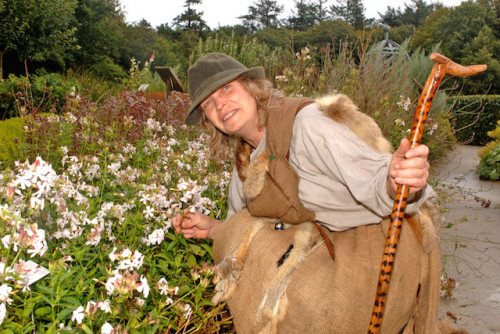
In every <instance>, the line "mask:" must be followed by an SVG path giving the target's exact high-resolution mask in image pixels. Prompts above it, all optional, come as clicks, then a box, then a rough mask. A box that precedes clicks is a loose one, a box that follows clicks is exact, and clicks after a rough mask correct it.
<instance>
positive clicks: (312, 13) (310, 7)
mask: <svg viewBox="0 0 500 334" xmlns="http://www.w3.org/2000/svg"><path fill="white" fill-rule="evenodd" d="M295 8H296V12H295V11H293V10H292V14H293V15H292V16H290V17H289V18H288V25H289V27H290V28H291V29H295V30H299V31H301V30H306V29H308V28H310V27H312V26H313V25H314V24H315V23H316V22H317V16H316V6H315V5H314V4H311V3H309V2H306V1H304V0H295Z"/></svg>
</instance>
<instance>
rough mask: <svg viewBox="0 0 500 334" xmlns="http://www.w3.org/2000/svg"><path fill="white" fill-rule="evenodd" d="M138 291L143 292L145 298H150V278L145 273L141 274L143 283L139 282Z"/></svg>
mask: <svg viewBox="0 0 500 334" xmlns="http://www.w3.org/2000/svg"><path fill="white" fill-rule="evenodd" d="M137 291H138V292H142V294H143V295H144V298H148V296H149V285H148V280H147V279H146V277H144V275H142V276H141V283H139V284H137Z"/></svg>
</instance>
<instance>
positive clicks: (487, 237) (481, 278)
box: [431, 145, 500, 334]
mask: <svg viewBox="0 0 500 334" xmlns="http://www.w3.org/2000/svg"><path fill="white" fill-rule="evenodd" d="M478 149H479V147H477V146H466V145H457V147H456V150H454V151H453V152H451V153H450V154H449V155H448V156H447V158H446V159H444V160H443V161H442V162H440V163H439V164H438V165H437V166H434V167H433V168H432V173H431V175H432V176H431V179H433V180H434V181H435V182H436V183H437V185H436V186H435V188H436V190H437V191H438V192H439V193H440V194H441V196H440V205H441V209H442V210H443V213H442V222H441V256H442V268H443V271H444V273H446V274H447V275H448V277H450V278H453V279H455V280H456V282H457V283H458V286H457V287H456V288H455V289H454V290H453V296H452V297H451V298H443V297H442V298H441V304H440V317H441V318H442V319H446V320H448V321H449V322H451V323H454V324H456V326H458V327H460V328H463V329H466V330H468V331H469V332H470V333H479V334H483V333H500V181H482V180H480V179H479V176H478V174H477V173H476V169H477V166H478V163H479V158H478V156H477V151H478Z"/></svg>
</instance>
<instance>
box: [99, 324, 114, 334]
mask: <svg viewBox="0 0 500 334" xmlns="http://www.w3.org/2000/svg"><path fill="white" fill-rule="evenodd" d="M113 329H114V328H113V326H111V325H110V324H109V323H105V324H104V325H102V327H101V334H111V333H113Z"/></svg>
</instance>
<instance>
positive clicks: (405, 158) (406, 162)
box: [388, 138, 430, 198]
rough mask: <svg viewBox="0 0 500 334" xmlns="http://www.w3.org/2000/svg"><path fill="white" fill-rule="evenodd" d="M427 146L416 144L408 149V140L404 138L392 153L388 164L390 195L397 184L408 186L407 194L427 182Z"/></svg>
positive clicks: (393, 195) (415, 190)
mask: <svg viewBox="0 0 500 334" xmlns="http://www.w3.org/2000/svg"><path fill="white" fill-rule="evenodd" d="M428 157H429V148H428V147H427V146H425V145H418V146H417V147H414V148H413V149H410V142H409V141H408V139H406V138H404V139H402V140H401V144H400V145H399V147H398V150H397V151H396V152H395V153H394V154H393V155H392V159H391V163H390V165H389V179H388V186H389V193H390V194H391V196H392V197H395V194H396V192H397V189H398V184H404V185H407V186H410V191H409V194H410V195H412V196H410V198H411V197H413V196H414V194H416V193H417V192H419V191H420V190H422V189H423V188H424V187H425V185H426V184H427V179H428V177H429V168H430V165H429V162H428V160H427V159H428Z"/></svg>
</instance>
